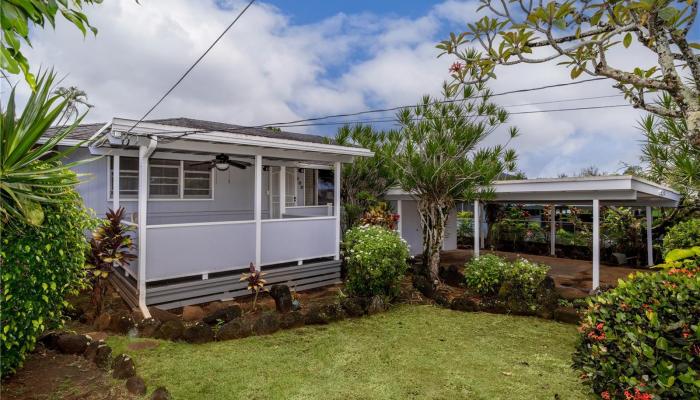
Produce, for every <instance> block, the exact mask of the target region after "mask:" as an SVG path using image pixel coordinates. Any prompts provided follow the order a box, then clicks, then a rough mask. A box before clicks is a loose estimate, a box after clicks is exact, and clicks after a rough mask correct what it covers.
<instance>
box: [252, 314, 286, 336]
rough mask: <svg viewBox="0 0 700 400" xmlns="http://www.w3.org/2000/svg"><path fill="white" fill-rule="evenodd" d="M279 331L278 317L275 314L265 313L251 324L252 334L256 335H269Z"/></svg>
mask: <svg viewBox="0 0 700 400" xmlns="http://www.w3.org/2000/svg"><path fill="white" fill-rule="evenodd" d="M279 329H280V317H279V315H278V314H275V313H265V314H263V315H261V316H260V318H258V319H257V321H255V323H254V324H253V333H255V334H256V335H269V334H271V333H275V332H277V331H278V330H279Z"/></svg>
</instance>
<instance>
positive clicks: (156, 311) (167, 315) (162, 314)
mask: <svg viewBox="0 0 700 400" xmlns="http://www.w3.org/2000/svg"><path fill="white" fill-rule="evenodd" d="M148 311H149V312H150V313H151V317H153V319H155V320H158V321H160V322H166V321H175V320H178V321H179V320H180V317H179V316H178V315H176V314H173V313H171V312H168V311H165V310H161V309H160V308H158V307H148Z"/></svg>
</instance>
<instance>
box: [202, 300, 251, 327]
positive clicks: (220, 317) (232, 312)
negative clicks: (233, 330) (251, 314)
mask: <svg viewBox="0 0 700 400" xmlns="http://www.w3.org/2000/svg"><path fill="white" fill-rule="evenodd" d="M241 315H243V310H242V309H241V306H239V305H238V304H234V305H231V306H226V307H224V308H219V309H216V310H214V311H213V312H212V313H210V314H209V315H207V316H206V317H204V319H203V321H204V322H205V323H207V324H209V325H215V324H218V323H219V321H223V322H224V323H226V322H229V321H231V320H232V319H234V318H238V317H240V316H241Z"/></svg>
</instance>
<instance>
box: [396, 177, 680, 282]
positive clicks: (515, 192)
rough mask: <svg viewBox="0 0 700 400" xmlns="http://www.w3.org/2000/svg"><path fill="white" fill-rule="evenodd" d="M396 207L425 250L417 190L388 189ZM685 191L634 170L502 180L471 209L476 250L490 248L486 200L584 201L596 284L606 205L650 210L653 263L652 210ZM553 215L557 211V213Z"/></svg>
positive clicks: (451, 231)
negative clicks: (590, 216)
mask: <svg viewBox="0 0 700 400" xmlns="http://www.w3.org/2000/svg"><path fill="white" fill-rule="evenodd" d="M385 197H386V199H387V200H388V201H390V203H391V204H392V206H393V209H395V210H397V212H398V214H399V217H400V218H399V221H400V223H399V227H398V230H399V232H400V233H401V236H402V237H403V238H404V239H405V240H406V241H407V242H408V244H409V245H410V247H411V252H412V254H414V255H416V254H420V252H421V249H422V242H423V235H422V231H421V229H420V219H419V217H418V210H417V208H416V205H417V202H416V200H415V196H413V195H412V194H411V193H407V192H405V191H403V190H401V189H391V190H389V191H388V193H387V194H386V196H385ZM679 200H680V194H679V193H677V192H676V191H674V190H673V189H671V188H668V187H666V186H663V185H660V184H657V183H654V182H651V181H648V180H646V179H642V178H639V177H636V176H631V175H611V176H589V177H564V178H554V179H523V180H502V181H495V182H494V183H493V196H491V197H489V198H488V199H480V200H475V201H474V204H473V206H472V207H471V208H470V210H472V211H475V212H474V223H473V224H472V226H473V227H474V245H473V248H474V255H475V256H478V255H479V250H480V249H483V248H484V240H483V238H484V233H485V232H486V231H487V229H488V225H487V223H488V222H489V221H486V220H485V219H484V218H483V215H484V212H483V206H484V204H485V203H488V202H492V203H501V204H505V203H511V204H512V203H518V204H530V205H552V206H554V207H555V208H556V206H558V205H559V206H563V205H566V206H578V207H588V208H591V209H592V214H593V221H592V233H593V246H592V247H593V256H592V260H591V261H592V288H593V289H595V288H597V287H598V286H599V285H600V271H599V270H600V242H601V241H600V207H601V206H626V207H638V208H643V209H644V212H645V215H646V226H647V232H646V239H647V263H648V265H653V259H654V257H653V246H652V231H651V226H652V225H653V224H652V222H653V221H652V210H653V208H655V207H657V208H663V207H667V208H675V207H677V206H678V202H679ZM455 214H456V211H455V210H453V211H452V212H451V213H450V216H449V219H448V224H447V227H446V229H445V243H444V245H443V250H454V249H456V248H457V223H456V215H455ZM551 216H552V217H553V216H554V214H551ZM550 222H552V223H550V232H549V235H548V236H549V242H550V254H551V255H555V246H556V228H555V227H556V224H555V223H554V221H553V220H552V221H550Z"/></svg>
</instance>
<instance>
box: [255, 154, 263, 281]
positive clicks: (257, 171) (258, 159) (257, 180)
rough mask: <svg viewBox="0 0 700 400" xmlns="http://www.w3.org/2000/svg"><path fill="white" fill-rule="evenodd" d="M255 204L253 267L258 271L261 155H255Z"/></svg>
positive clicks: (260, 221)
mask: <svg viewBox="0 0 700 400" xmlns="http://www.w3.org/2000/svg"><path fill="white" fill-rule="evenodd" d="M254 201H255V204H253V218H254V219H255V268H256V269H257V270H258V271H260V263H261V262H262V209H261V206H262V156H261V155H259V154H258V155H256V156H255V200H254Z"/></svg>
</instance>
